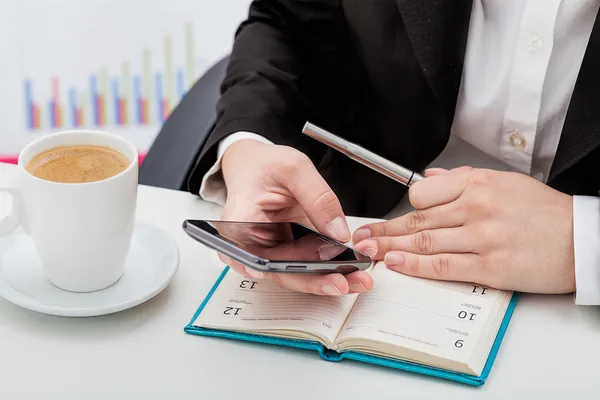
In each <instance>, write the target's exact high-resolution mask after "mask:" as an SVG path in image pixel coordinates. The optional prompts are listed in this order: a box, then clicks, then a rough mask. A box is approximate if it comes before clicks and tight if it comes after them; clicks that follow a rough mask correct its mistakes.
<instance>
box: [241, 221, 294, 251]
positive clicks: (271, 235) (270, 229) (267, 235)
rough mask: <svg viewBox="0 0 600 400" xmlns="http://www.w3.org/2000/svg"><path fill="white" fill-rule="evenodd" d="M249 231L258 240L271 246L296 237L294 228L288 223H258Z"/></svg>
mask: <svg viewBox="0 0 600 400" xmlns="http://www.w3.org/2000/svg"><path fill="white" fill-rule="evenodd" d="M248 233H249V234H250V236H252V237H254V238H256V241H257V242H259V243H265V244H267V245H271V246H276V245H278V244H280V243H282V242H288V241H291V240H293V239H294V235H293V234H292V229H291V228H290V225H289V224H287V223H265V224H256V225H254V226H252V227H251V228H250V229H248Z"/></svg>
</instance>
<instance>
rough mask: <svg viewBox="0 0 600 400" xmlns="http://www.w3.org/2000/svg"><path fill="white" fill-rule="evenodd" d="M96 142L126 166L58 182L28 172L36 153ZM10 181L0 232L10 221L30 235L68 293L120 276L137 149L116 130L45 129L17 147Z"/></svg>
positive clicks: (131, 217)
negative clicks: (9, 198) (88, 177)
mask: <svg viewBox="0 0 600 400" xmlns="http://www.w3.org/2000/svg"><path fill="white" fill-rule="evenodd" d="M70 145H99V146H106V147H109V148H111V149H113V150H116V151H118V152H120V153H121V154H122V155H124V156H125V157H127V159H128V160H129V166H128V167H127V168H126V169H125V170H124V171H122V172H121V173H119V174H117V175H114V176H112V177H110V178H107V179H104V180H100V181H95V182H86V183H58V182H52V181H47V180H43V179H40V178H37V177H35V176H33V175H31V174H30V173H29V172H27V169H26V167H27V165H28V164H29V162H30V161H31V160H32V159H33V157H35V156H36V155H38V154H39V153H41V152H43V151H45V150H48V149H50V148H53V147H55V146H70ZM16 178H17V179H16V181H15V182H12V183H11V184H10V185H9V187H2V188H0V192H8V193H9V194H10V195H12V199H13V202H12V210H11V213H10V214H9V215H8V216H7V217H5V218H3V219H2V218H1V217H0V236H5V235H9V234H11V233H12V232H13V231H14V230H15V229H16V228H17V227H19V226H21V227H22V228H23V230H24V231H25V232H26V233H27V234H29V235H30V237H31V239H32V240H33V243H34V245H35V248H36V250H37V253H38V256H39V259H40V261H41V264H42V266H43V269H44V273H45V275H46V277H47V278H48V280H49V281H50V282H52V284H54V285H55V286H56V287H58V288H60V289H63V290H68V291H72V292H92V291H96V290H101V289H105V288H107V287H109V286H111V285H113V284H114V283H116V282H117V281H118V280H119V279H120V278H121V276H122V274H123V271H124V266H125V260H126V258H127V255H128V252H129V248H130V244H131V238H132V234H133V227H134V222H135V211H136V203H137V185H138V153H137V150H136V148H135V146H134V145H133V144H132V143H130V142H129V141H127V140H125V139H123V138H122V137H120V136H117V135H113V134H109V133H106V132H97V131H83V130H82V131H66V132H58V133H53V134H48V135H45V136H42V137H40V138H38V139H36V140H34V141H32V142H31V143H29V144H28V145H27V146H26V147H25V148H24V149H23V150H22V151H21V153H20V154H19V161H18V173H17V176H16Z"/></svg>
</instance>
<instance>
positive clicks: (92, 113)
mask: <svg viewBox="0 0 600 400" xmlns="http://www.w3.org/2000/svg"><path fill="white" fill-rule="evenodd" d="M182 37H183V41H184V43H183V45H182V48H183V51H184V54H183V57H182V58H181V60H182V61H181V63H180V65H176V63H175V62H174V51H173V44H174V43H173V39H172V37H171V36H165V37H164V40H163V45H162V52H161V54H158V55H155V57H153V54H151V51H150V50H149V49H148V48H143V49H142V52H141V55H140V59H139V60H137V61H139V63H138V64H139V65H140V66H141V67H140V68H139V70H138V71H133V70H132V68H131V65H132V63H130V62H129V61H123V62H122V63H121V67H120V70H115V71H109V69H108V68H107V67H105V66H102V67H100V68H98V69H97V70H96V71H92V72H91V73H90V74H89V76H88V79H87V85H83V86H81V85H80V86H73V85H64V82H62V81H61V79H60V78H59V77H58V76H54V77H52V78H51V79H50V81H49V82H47V83H45V84H42V85H47V86H45V87H44V89H49V90H46V92H48V93H50V96H49V98H48V99H47V100H45V101H40V100H39V99H36V97H35V94H36V85H39V84H40V83H39V82H35V81H33V80H32V79H25V81H24V82H23V90H24V99H25V118H26V121H25V123H26V127H27V128H28V129H29V130H39V129H63V128H81V127H107V126H111V127H113V126H132V125H138V126H147V125H152V124H162V123H163V122H164V121H165V120H166V119H167V118H168V117H169V115H170V114H171V112H172V111H173V108H174V107H175V106H176V105H177V104H178V102H179V101H180V100H181V99H182V98H183V96H185V94H186V92H187V90H189V88H190V87H191V85H193V83H194V80H195V79H196V74H195V70H194V63H195V55H194V48H195V47H194V46H195V45H194V36H193V26H192V24H191V23H187V24H185V25H184V28H183V36H182ZM154 59H156V60H160V62H158V63H153V60H154ZM153 68H154V69H153ZM63 85H64V86H63ZM62 93H65V94H66V96H61V94H62Z"/></svg>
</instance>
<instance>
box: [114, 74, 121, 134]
mask: <svg viewBox="0 0 600 400" xmlns="http://www.w3.org/2000/svg"><path fill="white" fill-rule="evenodd" d="M112 90H113V99H114V103H115V125H119V124H120V123H121V121H119V114H120V112H119V80H118V79H117V78H113V81H112Z"/></svg>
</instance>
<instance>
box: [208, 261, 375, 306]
mask: <svg viewBox="0 0 600 400" xmlns="http://www.w3.org/2000/svg"><path fill="white" fill-rule="evenodd" d="M219 258H220V259H221V261H223V262H224V263H225V264H226V265H229V267H231V269H233V270H234V271H236V272H237V273H239V274H241V275H243V276H246V277H251V278H254V279H268V280H271V281H272V282H274V283H276V284H277V285H278V286H280V287H282V288H285V289H289V290H293V291H296V292H301V293H309V294H316V295H329V296H343V295H346V294H350V293H364V292H367V291H369V290H371V289H372V288H373V278H372V277H371V275H370V274H368V273H366V272H364V271H357V272H353V273H351V274H348V275H346V276H344V275H341V274H325V275H318V274H292V273H267V272H262V271H258V270H255V269H253V268H250V267H246V266H244V265H242V264H241V263H239V262H237V261H235V260H232V259H230V258H229V257H227V256H225V255H222V254H220V255H219Z"/></svg>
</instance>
